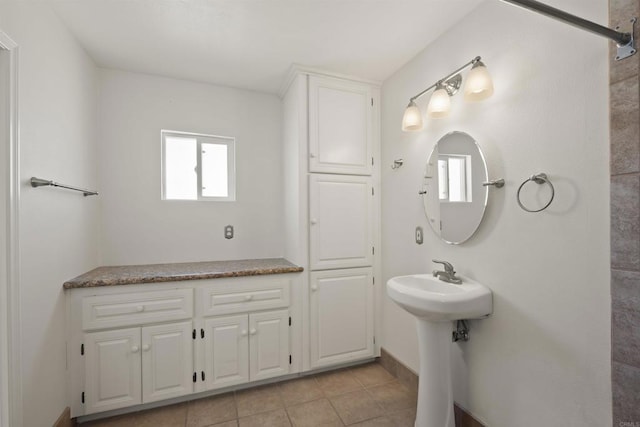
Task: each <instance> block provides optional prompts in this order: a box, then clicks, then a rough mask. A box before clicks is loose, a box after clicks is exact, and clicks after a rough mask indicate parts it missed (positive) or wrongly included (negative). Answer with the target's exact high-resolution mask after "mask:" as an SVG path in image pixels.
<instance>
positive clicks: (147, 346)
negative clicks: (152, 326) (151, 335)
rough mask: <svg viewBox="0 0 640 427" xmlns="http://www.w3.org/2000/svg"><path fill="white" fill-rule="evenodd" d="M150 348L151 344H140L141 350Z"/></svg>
mask: <svg viewBox="0 0 640 427" xmlns="http://www.w3.org/2000/svg"><path fill="white" fill-rule="evenodd" d="M150 348H151V346H150V345H149V344H143V345H142V351H149V349H150Z"/></svg>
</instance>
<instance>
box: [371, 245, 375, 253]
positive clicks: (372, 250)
mask: <svg viewBox="0 0 640 427" xmlns="http://www.w3.org/2000/svg"><path fill="white" fill-rule="evenodd" d="M375 254H376V248H375V246H373V247H372V248H371V255H375Z"/></svg>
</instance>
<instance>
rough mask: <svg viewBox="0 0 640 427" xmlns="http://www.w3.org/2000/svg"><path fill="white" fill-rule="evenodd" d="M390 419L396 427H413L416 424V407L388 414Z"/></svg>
mask: <svg viewBox="0 0 640 427" xmlns="http://www.w3.org/2000/svg"><path fill="white" fill-rule="evenodd" d="M387 418H389V419H390V420H391V421H392V422H393V425H394V426H396V427H413V426H414V425H415V423H416V407H415V406H414V407H412V408H408V409H403V410H401V411H396V412H388V413H387Z"/></svg>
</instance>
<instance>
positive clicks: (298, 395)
mask: <svg viewBox="0 0 640 427" xmlns="http://www.w3.org/2000/svg"><path fill="white" fill-rule="evenodd" d="M278 387H279V388H280V396H281V397H282V401H283V402H284V405H285V406H291V405H296V404H298V403H304V402H311V401H312V400H317V399H320V398H322V397H324V395H323V394H322V390H321V389H320V386H319V385H318V383H317V381H316V380H315V378H313V377H306V378H299V379H295V380H291V381H286V382H283V383H280V384H279V385H278Z"/></svg>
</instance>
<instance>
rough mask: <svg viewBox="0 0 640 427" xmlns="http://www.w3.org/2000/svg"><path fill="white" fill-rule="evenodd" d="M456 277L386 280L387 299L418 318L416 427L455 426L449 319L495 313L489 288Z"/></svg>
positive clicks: (451, 330)
mask: <svg viewBox="0 0 640 427" xmlns="http://www.w3.org/2000/svg"><path fill="white" fill-rule="evenodd" d="M459 277H461V278H462V284H459V285H456V284H452V283H446V282H443V281H441V280H439V279H438V278H436V277H433V275H431V274H414V275H410V276H399V277H393V278H391V279H389V281H388V282H387V294H388V295H389V297H390V298H391V299H392V300H393V301H394V302H396V303H397V304H398V305H399V306H400V307H402V308H404V309H405V310H407V311H408V312H409V313H411V314H413V315H414V316H416V319H417V321H418V342H419V345H420V382H419V388H418V410H417V413H416V424H415V425H416V427H454V419H453V393H452V389H451V337H452V332H453V327H452V323H451V322H452V321H454V320H462V319H478V318H483V317H486V316H488V315H490V314H491V313H492V312H493V298H492V294H491V290H490V289H489V288H487V287H486V286H484V285H482V284H480V283H478V282H475V281H473V280H471V279H468V278H466V277H464V276H459Z"/></svg>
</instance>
